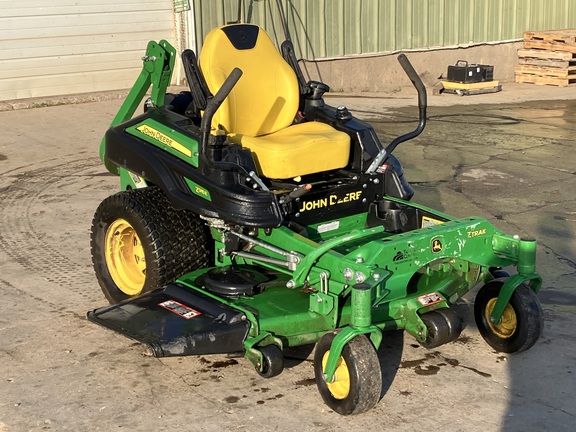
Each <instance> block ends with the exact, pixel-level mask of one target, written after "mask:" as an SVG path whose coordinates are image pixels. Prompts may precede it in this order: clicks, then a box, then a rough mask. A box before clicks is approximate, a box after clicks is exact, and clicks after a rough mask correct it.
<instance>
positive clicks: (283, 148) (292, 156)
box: [230, 122, 350, 179]
mask: <svg viewBox="0 0 576 432" xmlns="http://www.w3.org/2000/svg"><path fill="white" fill-rule="evenodd" d="M230 140H231V141H232V142H234V143H238V144H242V146H243V147H246V148H248V149H250V150H251V151H252V153H254V154H255V155H256V163H257V164H258V165H259V169H260V171H261V173H262V174H263V175H264V176H266V177H268V178H275V179H287V178H293V177H297V176H302V175H306V174H313V173H318V172H322V171H329V170H334V169H339V168H343V167H345V166H346V165H347V164H348V159H349V158H350V137H349V136H348V134H346V133H344V132H340V131H337V130H336V129H334V128H333V127H332V126H330V125H327V124H325V123H320V122H308V123H299V124H295V125H292V126H290V127H288V128H286V129H282V130H280V131H278V132H274V133H271V134H268V135H264V136H259V137H253V136H247V135H231V136H230Z"/></svg>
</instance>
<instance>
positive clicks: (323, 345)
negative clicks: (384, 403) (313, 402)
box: [314, 333, 382, 415]
mask: <svg viewBox="0 0 576 432" xmlns="http://www.w3.org/2000/svg"><path fill="white" fill-rule="evenodd" d="M335 335H336V334H335V333H327V334H326V335H324V336H323V337H322V338H321V339H320V340H319V341H318V343H317V344H316V350H315V353H314V374H315V376H316V384H317V385H318V391H319V392H320V395H321V396H322V399H324V402H325V403H326V405H328V406H329V407H330V408H331V409H332V410H334V411H336V412H337V413H338V414H342V415H350V414H360V413H363V412H366V411H368V410H369V409H370V408H372V407H373V406H374V405H376V403H377V402H378V400H379V399H380V392H381V391H382V371H381V370H380V361H379V360H378V356H377V354H376V350H375V349H374V346H373V345H372V343H370V340H369V339H368V338H367V337H366V336H364V335H360V336H356V337H355V338H354V339H352V340H351V341H350V342H348V343H347V344H346V345H345V346H344V349H343V350H342V355H341V356H340V358H339V359H338V363H337V365H336V372H335V373H334V380H333V381H332V382H326V380H325V379H324V369H325V367H326V363H327V361H328V355H329V353H330V347H331V345H332V341H333V340H334V336H335Z"/></svg>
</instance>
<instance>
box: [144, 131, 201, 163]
mask: <svg viewBox="0 0 576 432" xmlns="http://www.w3.org/2000/svg"><path fill="white" fill-rule="evenodd" d="M136 130H137V131H138V132H141V133H143V134H144V135H147V136H149V137H150V138H153V139H155V140H156V141H158V142H161V143H162V144H166V145H167V146H168V147H170V148H173V149H174V150H176V151H179V152H180V153H182V154H185V155H186V156H188V157H192V150H190V149H189V148H187V147H185V146H183V145H182V144H180V143H179V142H178V141H174V140H173V139H172V138H170V137H169V136H168V135H165V134H163V133H162V132H160V131H158V130H156V129H154V128H152V127H150V126H148V125H145V124H143V125H140V126H138V127H137V128H136Z"/></svg>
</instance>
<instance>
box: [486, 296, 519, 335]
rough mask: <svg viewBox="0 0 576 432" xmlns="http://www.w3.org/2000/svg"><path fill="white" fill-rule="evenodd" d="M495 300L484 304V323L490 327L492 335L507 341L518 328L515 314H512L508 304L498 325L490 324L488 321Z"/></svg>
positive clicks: (511, 308)
mask: <svg viewBox="0 0 576 432" xmlns="http://www.w3.org/2000/svg"><path fill="white" fill-rule="evenodd" d="M496 300H497V299H496V298H492V299H490V300H489V301H488V303H487V304H486V309H485V310H484V317H485V318H486V322H487V323H488V325H489V326H490V329H491V330H492V333H494V334H495V335H496V336H498V337H499V338H501V339H508V338H510V337H512V335H513V334H514V333H515V332H516V328H517V327H518V320H517V319H516V312H514V308H513V307H512V306H510V303H508V304H507V305H506V308H505V309H504V313H503V314H502V319H501V320H500V322H499V323H498V324H494V323H492V322H491V321H490V315H492V311H493V310H494V306H496Z"/></svg>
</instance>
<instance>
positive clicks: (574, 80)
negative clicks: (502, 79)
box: [515, 72, 576, 87]
mask: <svg viewBox="0 0 576 432" xmlns="http://www.w3.org/2000/svg"><path fill="white" fill-rule="evenodd" d="M515 76H516V82H517V83H529V84H538V85H552V86H557V87H568V86H572V85H576V76H569V77H555V76H542V75H534V74H527V73H522V72H516V73H515Z"/></svg>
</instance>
